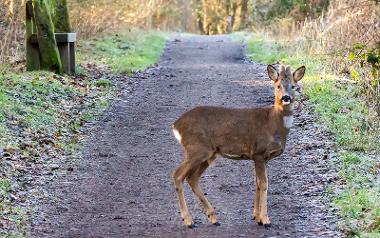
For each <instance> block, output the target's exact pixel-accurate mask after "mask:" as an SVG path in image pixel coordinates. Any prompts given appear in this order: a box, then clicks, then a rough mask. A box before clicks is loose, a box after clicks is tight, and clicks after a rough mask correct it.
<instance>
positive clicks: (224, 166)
mask: <svg viewBox="0 0 380 238" xmlns="http://www.w3.org/2000/svg"><path fill="white" fill-rule="evenodd" d="M244 57H245V56H244V47H243V46H242V45H241V44H239V43H236V42H232V41H230V40H229V39H228V38H226V37H205V36H203V37H202V36H197V37H190V38H184V39H181V40H174V41H171V42H170V43H169V44H168V46H167V49H166V50H165V53H164V55H163V56H162V57H161V60H160V62H159V64H158V67H156V68H153V69H150V70H149V71H147V73H145V74H144V75H145V76H144V77H142V78H141V79H140V80H139V81H140V83H139V84H138V85H137V86H136V87H135V88H134V91H133V92H132V93H125V94H124V95H123V96H121V98H120V99H118V100H116V101H115V102H114V104H113V106H112V107H111V108H110V109H109V110H108V111H107V112H106V113H105V115H104V116H103V118H102V120H101V121H99V123H98V124H97V127H96V129H95V130H94V133H93V134H92V136H91V139H90V140H89V141H88V143H87V145H86V146H85V147H84V149H83V150H84V151H83V155H84V156H83V157H84V158H83V159H82V160H81V162H80V165H79V168H78V169H75V170H74V172H73V173H72V174H71V175H70V176H67V177H66V178H64V179H59V180H58V181H56V182H55V183H54V184H53V185H52V188H50V189H51V190H52V194H54V195H55V198H54V199H52V200H51V203H50V204H47V205H46V207H45V208H43V212H41V214H42V213H43V214H44V215H45V221H43V222H41V223H39V224H37V225H36V224H35V225H34V226H33V227H32V229H31V236H32V237H244V236H246V237H337V236H340V235H339V233H338V232H337V231H336V230H335V229H336V228H335V225H334V224H335V222H336V218H335V217H334V216H333V215H331V214H330V212H329V211H328V208H326V207H325V204H328V203H327V202H326V200H325V199H324V198H323V189H324V186H325V184H327V183H328V182H331V180H332V178H331V176H330V175H329V174H330V172H329V170H328V167H327V162H326V161H325V160H323V157H324V153H325V150H326V148H327V147H326V144H325V142H323V141H324V140H325V137H326V135H325V134H324V133H323V132H322V131H321V130H319V129H318V128H317V127H316V126H315V125H314V124H313V118H312V116H311V115H309V114H308V113H307V112H305V110H304V111H303V112H302V116H300V115H297V116H296V122H295V124H296V125H295V126H294V127H293V128H292V130H291V135H290V139H289V143H288V147H287V150H286V153H285V154H284V155H283V156H281V157H280V158H277V159H276V160H272V161H271V162H269V193H268V197H269V201H268V208H269V216H270V218H271V221H272V223H273V225H272V227H271V228H270V229H266V228H264V227H262V226H258V225H257V224H256V223H255V222H253V221H252V220H251V209H252V202H253V197H254V189H255V186H254V180H253V178H254V177H253V164H252V162H250V161H232V160H227V159H217V160H216V162H215V165H214V166H212V167H211V168H209V169H208V170H207V171H206V173H205V174H204V176H203V178H202V181H201V186H202V188H203V190H204V191H205V192H207V194H208V196H207V197H208V198H209V200H210V201H211V203H212V204H213V205H214V206H215V207H216V210H217V212H218V217H219V221H220V222H221V224H222V225H221V226H219V227H216V226H212V225H210V224H208V223H207V218H206V217H205V215H203V213H202V211H201V206H200V204H198V201H197V200H196V198H195V196H194V195H193V194H192V192H191V191H190V189H189V187H188V186H187V185H186V198H187V202H188V205H189V209H190V212H191V213H192V215H193V218H194V220H195V223H196V225H198V227H197V228H195V229H188V228H186V227H184V226H182V221H181V217H180V214H179V209H178V205H177V198H176V196H175V191H174V187H173V183H172V179H171V173H172V171H173V170H174V169H175V167H176V166H178V164H179V163H180V162H181V160H182V150H181V148H180V146H179V144H178V143H177V142H176V140H175V139H174V136H173V135H172V132H171V124H172V123H173V122H174V120H175V119H176V118H178V117H179V116H180V115H181V114H182V113H183V112H185V111H186V110H188V109H190V108H192V107H194V106H197V105H219V106H220V105H224V106H229V107H252V106H258V105H269V104H271V103H272V102H273V101H272V97H273V96H272V94H273V92H272V87H271V82H270V81H269V80H268V79H267V76H266V73H265V66H263V65H259V64H255V63H249V62H247V61H245V60H244ZM252 235H254V236H252Z"/></svg>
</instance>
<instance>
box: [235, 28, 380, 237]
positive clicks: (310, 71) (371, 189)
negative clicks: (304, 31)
mask: <svg viewBox="0 0 380 238" xmlns="http://www.w3.org/2000/svg"><path fill="white" fill-rule="evenodd" d="M233 37H234V38H235V39H240V40H241V39H243V40H245V41H246V44H247V56H248V57H249V58H250V59H251V60H253V61H256V62H261V63H265V64H275V63H284V64H288V65H291V66H292V67H293V68H296V67H299V66H301V65H305V66H306V71H307V73H306V76H305V78H304V79H303V80H302V82H303V85H304V93H305V95H306V96H307V98H308V100H307V105H308V106H309V107H310V108H312V109H313V110H314V111H315V113H316V114H317V116H318V117H319V123H320V124H321V125H323V126H324V127H326V128H327V129H328V130H329V131H331V132H332V133H333V135H334V136H335V138H336V141H337V144H338V145H339V148H338V153H337V155H336V157H335V158H334V159H333V160H332V161H331V164H332V165H333V166H335V167H336V168H337V170H338V171H339V172H338V175H339V177H340V179H341V183H342V184H343V185H341V186H340V187H339V189H335V191H336V192H334V193H333V194H332V199H331V203H332V205H333V206H335V207H337V208H338V209H339V215H340V216H341V217H342V218H343V222H342V223H341V224H338V225H339V227H340V228H341V229H342V231H343V232H344V233H345V234H346V235H347V236H350V237H379V236H380V202H379V201H380V157H379V154H380V153H379V152H380V145H379V143H378V141H379V138H380V137H379V134H378V130H376V129H374V128H372V127H371V120H372V118H370V114H371V112H370V110H371V109H370V108H368V107H367V105H366V103H365V100H363V99H362V93H361V92H360V90H361V88H360V86H359V85H357V84H356V83H354V82H353V81H350V80H340V79H338V77H337V76H335V75H333V74H332V73H331V72H332V71H331V70H330V69H329V60H330V59H329V58H322V56H320V55H318V56H316V55H314V56H313V55H307V54H306V53H304V52H302V50H300V49H297V46H296V45H292V43H291V42H286V43H284V42H276V41H271V40H268V39H260V38H258V37H255V36H254V35H244V34H242V33H240V34H235V35H233ZM333 190H334V189H333Z"/></svg>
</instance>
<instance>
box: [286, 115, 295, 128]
mask: <svg viewBox="0 0 380 238" xmlns="http://www.w3.org/2000/svg"><path fill="white" fill-rule="evenodd" d="M284 126H285V127H286V128H288V129H289V128H291V127H292V126H293V116H285V117H284Z"/></svg>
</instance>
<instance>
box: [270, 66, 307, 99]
mask: <svg viewBox="0 0 380 238" xmlns="http://www.w3.org/2000/svg"><path fill="white" fill-rule="evenodd" d="M267 70H268V76H269V78H270V79H271V80H273V82H274V92H275V100H276V104H279V105H282V106H287V105H290V104H291V103H293V102H294V100H295V97H296V95H297V93H299V91H300V87H299V85H298V81H300V80H301V79H302V78H303V76H304V75H305V70H306V68H305V66H301V67H299V68H298V69H296V70H295V71H294V72H292V70H291V68H290V66H286V67H285V66H284V65H281V66H280V69H279V70H277V69H276V68H275V67H274V66H273V65H268V68H267Z"/></svg>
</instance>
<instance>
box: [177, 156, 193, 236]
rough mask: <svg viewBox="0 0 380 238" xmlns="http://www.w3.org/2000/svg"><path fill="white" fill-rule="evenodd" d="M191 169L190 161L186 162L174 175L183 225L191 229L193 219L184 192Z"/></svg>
mask: <svg viewBox="0 0 380 238" xmlns="http://www.w3.org/2000/svg"><path fill="white" fill-rule="evenodd" d="M191 168H192V167H191V163H190V162H189V161H186V160H184V161H183V162H182V164H181V165H180V166H179V167H178V168H177V169H176V170H175V171H174V173H173V179H174V186H175V190H176V193H177V197H178V203H179V209H180V211H181V216H182V220H183V223H184V224H185V225H186V226H188V227H190V228H191V227H193V219H192V218H191V215H190V213H189V209H188V208H187V205H186V200H185V194H184V191H183V181H184V180H185V178H186V177H187V175H188V173H189V171H190V170H191Z"/></svg>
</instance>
